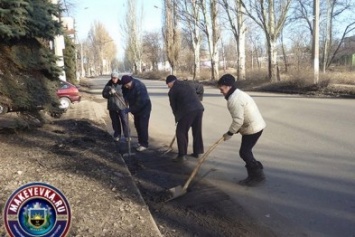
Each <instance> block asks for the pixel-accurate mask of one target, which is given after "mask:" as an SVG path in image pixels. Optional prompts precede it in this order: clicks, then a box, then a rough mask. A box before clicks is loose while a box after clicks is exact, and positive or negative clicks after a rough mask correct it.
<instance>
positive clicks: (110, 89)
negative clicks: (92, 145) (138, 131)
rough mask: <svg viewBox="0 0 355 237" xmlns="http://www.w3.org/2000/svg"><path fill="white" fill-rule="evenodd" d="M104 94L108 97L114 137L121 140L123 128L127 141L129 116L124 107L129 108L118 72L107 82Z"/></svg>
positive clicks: (112, 74)
mask: <svg viewBox="0 0 355 237" xmlns="http://www.w3.org/2000/svg"><path fill="white" fill-rule="evenodd" d="M102 96H103V97H104V98H105V99H107V109H108V111H109V115H110V118H111V122H112V128H113V131H114V133H113V139H114V140H115V141H117V142H118V141H120V139H121V135H122V130H123V134H124V137H125V140H126V141H127V139H128V137H129V134H128V126H129V124H128V116H127V114H125V113H124V111H123V110H124V109H126V108H127V106H126V104H125V101H124V98H123V92H122V85H121V81H120V79H119V77H118V73H117V72H112V73H111V79H110V80H109V81H108V82H107V84H106V85H105V87H104V89H103V90H102Z"/></svg>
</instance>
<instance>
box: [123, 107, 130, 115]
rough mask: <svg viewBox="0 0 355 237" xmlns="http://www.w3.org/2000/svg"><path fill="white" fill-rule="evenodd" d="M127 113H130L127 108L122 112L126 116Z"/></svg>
mask: <svg viewBox="0 0 355 237" xmlns="http://www.w3.org/2000/svg"><path fill="white" fill-rule="evenodd" d="M129 112H131V110H130V109H129V108H126V109H124V110H123V113H125V114H128V113H129Z"/></svg>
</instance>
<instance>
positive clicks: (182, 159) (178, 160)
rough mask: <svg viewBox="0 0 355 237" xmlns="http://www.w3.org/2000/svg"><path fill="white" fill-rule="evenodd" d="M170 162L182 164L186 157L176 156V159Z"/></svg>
mask: <svg viewBox="0 0 355 237" xmlns="http://www.w3.org/2000/svg"><path fill="white" fill-rule="evenodd" d="M171 161H173V162H179V163H182V162H184V161H186V157H185V156H184V155H177V156H176V157H174V158H172V159H171Z"/></svg>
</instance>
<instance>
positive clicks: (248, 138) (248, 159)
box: [239, 130, 263, 164]
mask: <svg viewBox="0 0 355 237" xmlns="http://www.w3.org/2000/svg"><path fill="white" fill-rule="evenodd" d="M262 133H263V130H261V131H260V132H258V133H254V134H251V135H242V143H241V145H240V150H239V155H240V157H241V158H242V159H243V160H244V161H245V163H246V164H252V163H254V162H256V160H255V158H254V155H253V152H252V149H253V147H254V146H255V144H256V142H257V141H258V139H259V137H260V136H261V134H262Z"/></svg>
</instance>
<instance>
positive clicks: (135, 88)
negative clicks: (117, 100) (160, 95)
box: [121, 75, 152, 151]
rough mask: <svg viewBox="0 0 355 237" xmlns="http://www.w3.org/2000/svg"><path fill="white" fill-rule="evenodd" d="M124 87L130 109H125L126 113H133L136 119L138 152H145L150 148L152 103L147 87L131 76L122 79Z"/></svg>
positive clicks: (124, 94)
mask: <svg viewBox="0 0 355 237" xmlns="http://www.w3.org/2000/svg"><path fill="white" fill-rule="evenodd" d="M121 82H122V85H123V86H124V87H125V88H126V90H124V91H123V96H124V97H125V100H126V101H127V103H128V105H129V108H127V109H125V113H129V112H131V113H132V114H133V117H134V126H135V128H136V130H137V135H138V146H137V148H136V149H137V151H144V150H146V149H147V148H148V145H149V144H148V139H149V134H148V126H149V118H150V112H151V110H152V103H151V101H150V98H149V94H148V91H147V88H146V86H145V85H144V83H142V82H141V81H139V80H137V79H134V78H133V77H131V76H129V75H124V76H122V78H121Z"/></svg>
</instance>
